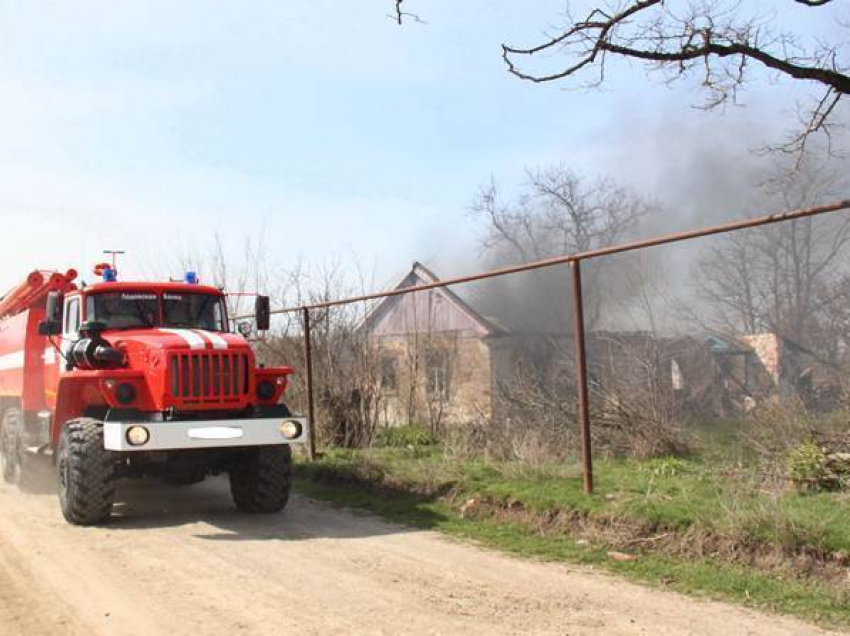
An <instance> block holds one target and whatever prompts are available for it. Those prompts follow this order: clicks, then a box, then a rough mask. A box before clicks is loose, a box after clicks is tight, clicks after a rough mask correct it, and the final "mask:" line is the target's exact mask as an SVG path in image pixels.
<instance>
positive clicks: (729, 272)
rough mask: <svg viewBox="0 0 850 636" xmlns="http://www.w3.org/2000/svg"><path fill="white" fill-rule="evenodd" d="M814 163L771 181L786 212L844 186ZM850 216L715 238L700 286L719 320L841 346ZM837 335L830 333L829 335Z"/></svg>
mask: <svg viewBox="0 0 850 636" xmlns="http://www.w3.org/2000/svg"><path fill="white" fill-rule="evenodd" d="M843 185H844V184H843V183H842V179H841V178H840V177H839V175H837V174H836V173H831V172H828V171H826V170H824V168H823V167H822V166H821V165H819V164H816V163H811V162H809V163H806V164H804V165H803V166H802V167H801V169H800V170H799V171H797V172H795V173H793V174H790V175H787V176H786V177H784V178H783V179H781V180H779V181H776V182H772V183H771V184H770V186H769V187H770V192H769V193H768V194H770V195H772V196H773V197H775V198H777V199H778V200H779V201H780V202H781V205H782V206H783V207H784V208H786V209H796V208H800V207H806V206H811V205H817V204H818V203H821V202H823V200H825V199H828V198H830V197H832V196H834V195H835V194H836V192H837V191H839V190H840V189H841V188H842V187H843ZM848 249H850V217H848V216H847V215H831V216H827V217H823V218H807V219H799V220H796V221H791V222H789V223H783V224H778V225H774V226H766V227H763V228H759V229H754V230H747V231H745V232H736V233H733V234H729V235H727V236H726V237H723V238H721V239H717V240H716V241H715V242H714V244H713V246H712V247H710V248H709V249H708V250H707V251H706V252H705V254H704V255H703V256H702V258H701V259H700V261H699V263H698V265H697V268H696V281H695V282H696V286H697V290H698V292H699V294H700V295H701V297H702V299H703V300H705V301H707V302H708V303H709V304H710V305H711V306H712V307H713V309H714V310H715V312H716V317H717V321H718V322H719V323H720V325H721V326H722V327H724V328H726V329H729V330H732V331H736V332H746V333H757V332H760V331H773V332H778V333H780V334H782V335H784V336H787V337H789V338H791V339H792V340H795V341H796V342H798V343H800V344H803V345H806V346H809V347H812V348H814V349H815V350H817V351H819V352H821V353H823V354H824V355H827V356H831V355H832V354H833V353H834V352H835V351H836V345H837V343H836V341H835V338H836V337H837V336H838V332H837V331H836V330H834V329H831V330H829V329H826V326H827V325H828V324H830V323H831V322H833V323H834V322H835V321H839V322H840V320H841V318H840V316H841V315H842V313H844V309H843V308H846V306H847V297H846V296H845V295H844V294H843V290H844V287H843V285H845V283H844V282H843V281H844V280H845V279H846V277H847V276H848V266H850V253H848ZM827 334H831V335H829V336H828V335H827Z"/></svg>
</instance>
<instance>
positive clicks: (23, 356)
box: [0, 264, 308, 525]
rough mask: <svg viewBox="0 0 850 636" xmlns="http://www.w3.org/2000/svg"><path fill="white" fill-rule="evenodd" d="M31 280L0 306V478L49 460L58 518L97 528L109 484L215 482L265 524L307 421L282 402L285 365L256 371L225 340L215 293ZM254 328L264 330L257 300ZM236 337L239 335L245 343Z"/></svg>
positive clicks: (46, 275) (241, 347)
mask: <svg viewBox="0 0 850 636" xmlns="http://www.w3.org/2000/svg"><path fill="white" fill-rule="evenodd" d="M95 272H96V274H98V275H99V276H101V277H102V282H98V283H97V284H93V285H90V286H80V287H78V286H77V285H76V284H75V283H74V282H73V281H74V280H75V278H76V273H75V272H73V271H69V272H67V273H66V274H59V273H56V272H33V273H32V274H30V275H29V276H28V277H27V280H26V281H25V283H23V284H22V285H20V286H18V287H16V288H15V289H13V290H12V291H11V292H9V294H7V295H6V296H4V297H3V298H2V299H0V412H1V413H2V417H0V468H2V476H3V478H4V479H5V480H6V481H7V482H20V481H22V480H26V478H27V473H28V470H29V468H28V467H29V466H30V463H31V462H33V461H36V459H37V458H38V457H39V456H42V457H50V458H52V460H53V464H54V466H55V470H56V476H57V481H58V490H59V501H60V506H61V509H62V513H63V515H64V516H65V518H66V519H67V520H68V521H69V522H70V523H72V524H77V525H90V524H96V523H101V522H103V521H106V520H107V519H108V518H109V517H110V514H111V510H112V505H113V499H114V492H115V482H116V480H118V479H126V478H134V477H147V476H158V477H162V478H163V479H164V480H165V481H166V482H169V483H173V484H190V483H194V482H198V481H201V480H203V479H204V478H205V477H207V476H209V475H216V474H227V475H228V476H229V479H230V490H231V494H232V497H233V500H234V502H235V504H236V507H237V508H238V509H239V510H242V511H245V512H256V513H263V512H264V513H271V512H278V511H280V510H282V509H283V508H284V506H285V505H286V503H287V500H288V498H289V492H290V489H291V451H290V445H291V444H295V443H301V442H303V441H305V440H306V438H307V426H308V423H307V421H306V420H305V419H304V418H300V417H293V416H292V414H291V413H290V412H289V410H288V409H287V407H286V406H285V405H284V404H283V403H282V398H283V395H284V393H285V390H286V386H287V382H288V378H289V375H290V374H291V373H292V369H291V368H289V367H268V368H266V367H263V366H262V365H260V364H258V363H257V360H256V357H255V354H254V351H253V350H252V348H251V346H250V344H249V342H248V341H247V340H246V338H245V337H244V336H243V335H240V334H236V333H231V331H230V328H229V327H230V321H229V318H228V314H227V304H226V297H225V294H224V293H223V292H222V291H221V290H220V289H218V288H216V287H211V286H205V285H201V284H199V282H198V280H197V277H196V276H195V275H194V274H192V273H189V274H187V275H186V277H185V279H184V280H183V281H182V282H163V283H150V282H119V281H118V280H117V276H116V272H115V270H114V268H113V267H111V266H109V265H106V264H102V265H99V266H98V267H97V268H96V270H95ZM256 309H257V312H256V313H257V325H256V326H257V329H258V330H266V329H268V327H269V325H268V322H269V313H268V299H267V298H266V297H262V296H260V297H258V300H257V306H256ZM246 335H247V334H246Z"/></svg>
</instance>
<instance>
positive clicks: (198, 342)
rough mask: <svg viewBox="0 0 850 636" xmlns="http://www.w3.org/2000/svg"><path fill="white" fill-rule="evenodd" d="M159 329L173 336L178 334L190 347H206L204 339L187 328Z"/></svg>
mask: <svg viewBox="0 0 850 636" xmlns="http://www.w3.org/2000/svg"><path fill="white" fill-rule="evenodd" d="M160 331H163V332H165V333H170V334H174V335H175V336H180V337H181V338H183V340H185V341H186V344H187V345H189V348H190V349H206V348H207V344H206V341H205V340H204V339H203V338H201V336H199V335H198V334H196V333H195V332H194V331H190V330H189V329H165V328H162V329H160Z"/></svg>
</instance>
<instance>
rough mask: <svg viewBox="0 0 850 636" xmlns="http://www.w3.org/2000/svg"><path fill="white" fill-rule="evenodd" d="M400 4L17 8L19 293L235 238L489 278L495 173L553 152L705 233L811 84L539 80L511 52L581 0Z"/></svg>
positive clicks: (0, 49) (230, 246)
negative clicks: (484, 268)
mask: <svg viewBox="0 0 850 636" xmlns="http://www.w3.org/2000/svg"><path fill="white" fill-rule="evenodd" d="M392 4H393V3H392V2H390V1H389V0H369V1H368V2H364V1H363V0H288V1H287V2H272V1H270V0H267V1H259V0H242V1H240V2H224V1H216V0H204V1H200V0H199V1H179V2H178V1H174V0H170V1H168V2H166V1H164V0H163V1H158V0H148V1H145V2H133V1H122V2H105V1H101V2H91V1H87V0H78V1H77V2H74V3H69V2H63V1H61V0H55V1H52V2H49V1H33V0H29V1H24V0H16V1H15V0H0V221H2V225H0V230H2V234H0V236H2V239H3V241H2V248H0V265H2V267H0V289H5V288H8V287H9V286H11V285H13V284H15V283H17V282H18V281H20V280H21V279H22V278H23V276H24V275H25V273H26V272H28V271H30V270H32V269H34V268H45V269H58V270H65V269H67V268H68V267H70V266H73V267H76V268H78V269H79V270H80V271H82V272H86V273H87V272H90V270H91V268H92V266H93V265H94V264H95V263H97V262H99V261H101V260H103V256H102V251H103V250H104V249H121V250H124V251H126V255H125V256H124V257H122V262H121V270H122V277H123V278H124V279H134V278H143V277H148V276H154V275H157V276H166V275H180V273H181V272H180V271H179V268H180V264H181V260H180V257H181V256H185V255H189V256H197V257H198V258H199V259H200V258H202V256H203V255H204V254H206V253H208V252H210V251H211V249H212V245H213V243H214V241H215V237H216V236H218V237H219V239H220V240H221V242H222V243H223V245H224V247H225V250H226V253H227V254H228V257H229V258H230V259H231V260H232V261H233V262H234V263H238V262H239V259H240V257H241V249H242V246H243V245H244V243H245V241H246V239H248V238H253V239H255V240H257V239H260V238H261V239H262V241H263V242H264V244H265V246H266V254H267V259H268V262H269V265H270V267H274V268H277V267H280V268H286V267H292V266H293V265H294V264H295V263H298V262H300V263H307V264H319V263H323V262H330V261H333V260H337V261H342V262H346V263H353V262H361V263H365V268H366V269H370V270H371V271H372V272H373V275H374V280H375V281H376V285H377V286H384V285H386V284H388V283H390V282H391V281H392V280H393V279H394V278H397V277H400V276H401V275H402V274H403V273H404V270H405V269H406V268H408V267H409V265H410V263H411V262H412V261H413V260H420V261H424V262H427V263H429V264H431V265H433V266H436V267H438V268H440V269H441V273H444V274H446V275H448V274H450V273H458V272H459V271H470V270H471V269H474V268H475V267H476V262H475V259H476V254H477V251H476V250H477V238H478V237H479V236H480V234H481V226H480V222H479V221H478V220H476V219H475V218H473V217H472V216H471V215H470V213H469V205H470V203H471V201H472V199H473V197H474V195H475V193H476V191H477V189H478V187H479V186H480V185H481V184H483V183H485V182H487V181H488V180H489V179H490V178H491V177H493V178H495V179H497V180H499V181H504V182H506V183H509V184H510V183H519V181H520V180H521V179H522V175H523V170H524V168H525V167H526V166H537V165H545V164H547V163H552V162H563V163H564V164H565V165H569V166H570V167H573V168H575V169H577V170H579V171H581V172H583V173H585V174H587V175H590V176H594V175H597V174H600V173H607V174H613V175H614V176H615V177H617V178H618V179H619V180H621V181H623V182H625V183H628V184H630V185H632V186H634V187H635V188H636V189H638V190H640V191H641V192H642V193H644V194H646V195H648V196H653V197H657V198H659V199H661V200H662V201H664V202H666V203H668V204H670V206H671V207H670V209H669V211H668V212H667V213H665V217H664V218H661V219H658V221H657V223H656V226H657V227H659V228H664V229H680V228H681V227H687V226H694V225H698V224H699V221H700V219H699V216H700V210H701V209H704V208H702V207H700V205H696V204H695V202H694V199H695V196H694V195H695V193H696V194H697V195H698V196H699V197H702V199H703V203H704V202H705V199H706V198H708V199H712V200H713V197H715V196H717V204H718V205H721V204H726V203H727V202H728V204H729V205H730V206H731V207H734V208H735V209H731V210H729V211H728V215H734V214H735V213H737V212H738V211H739V210H738V208H740V207H743V206H744V204H745V202H746V198H747V196H749V194H748V193H749V189H748V188H749V185H748V184H749V166H751V165H753V164H752V162H753V159H752V153H751V151H752V149H753V148H754V147H758V146H761V145H763V143H764V142H767V141H770V140H774V139H775V137H776V135H777V132H778V131H781V130H782V128H783V126H782V123H783V122H785V121H787V120H788V115H789V112H790V110H791V109H793V107H794V100H795V99H798V98H800V97H801V96H803V95H805V94H806V93H805V90H804V89H801V88H799V87H797V86H788V85H787V84H782V83H781V82H780V83H776V82H767V83H765V84H764V85H763V86H756V87H754V88H753V90H751V91H750V92H749V93H748V94H747V95H746V100H745V106H742V107H730V108H727V109H726V110H725V112H712V113H703V112H702V111H700V110H698V109H695V108H694V105H695V104H698V103H700V98H699V97H697V96H696V95H695V93H694V92H693V83H691V84H688V83H687V82H686V83H684V84H678V85H674V86H673V87H672V88H671V87H666V86H664V85H663V84H661V83H659V82H658V81H648V80H647V78H646V76H645V75H644V73H643V71H641V70H640V69H639V68H636V67H635V68H630V67H628V66H627V65H620V66H616V67H614V68H612V70H611V74H610V78H609V79H610V81H609V83H608V84H607V85H606V87H605V89H604V90H601V91H586V90H575V89H569V87H568V86H565V85H535V84H531V83H528V82H523V81H521V80H519V79H517V78H514V77H512V76H511V75H509V74H508V73H507V72H506V71H505V68H504V65H503V63H502V61H501V59H500V44H501V43H502V42H505V41H509V42H511V43H516V44H528V43H536V42H537V41H538V40H539V38H540V34H541V32H542V31H544V30H545V29H546V28H547V26H548V25H550V24H553V23H557V22H558V20H559V16H561V14H562V12H563V9H564V5H565V3H564V2H555V1H549V0H533V1H529V2H522V3H517V2H513V3H509V2H499V1H495V0H490V1H488V0H467V1H466V2H463V3H459V2H457V1H456V0H455V1H451V0H430V1H427V2H426V1H425V0H422V1H421V2H417V1H416V0H407V1H406V3H405V4H406V5H409V7H408V9H409V10H411V11H413V10H415V11H417V12H418V13H419V14H420V15H421V16H422V18H423V19H424V20H425V21H426V22H427V23H426V24H420V23H416V22H410V21H409V22H407V23H406V24H405V25H404V26H403V27H399V26H398V25H397V24H396V23H394V22H393V21H392V20H390V19H389V18H388V16H387V14H388V13H389V12H390V11H391V10H392ZM578 4H579V5H581V4H582V3H578ZM584 4H588V3H584ZM766 4H767V5H768V6H770V5H771V4H772V3H771V2H766ZM794 11H798V10H796V9H795V10H794ZM789 13H790V12H789ZM800 16H802V17H807V16H808V14H802V13H801V14H800ZM800 16H796V15H795V16H790V15H789V18H788V19H789V20H797V19H798V18H800ZM805 24H807V25H808V27H810V28H812V29H813V30H814V31H815V32H818V30H819V29H820V28H821V27H823V28H824V29H826V28H831V26H830V25H823V24H820V23H818V22H817V21H814V22H811V21H810V22H809V23H805ZM555 61H556V62H557V60H555ZM737 161H740V162H741V166H744V167H746V169H743V168H742V169H740V170H735V171H732V172H731V173H730V172H729V171H728V169H727V168H728V165H729V163H730V162H737ZM695 175H696V177H698V178H695ZM692 182H693V183H692ZM697 183H698V185H694V184H697ZM722 190H728V191H729V192H730V193H732V194H730V195H729V196H728V197H727V196H724V195H723V192H720V191H722ZM724 214H726V213H724ZM87 277H88V278H89V279H91V278H92V277H91V276H90V275H88V276H87Z"/></svg>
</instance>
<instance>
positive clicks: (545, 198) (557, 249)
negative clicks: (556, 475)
mask: <svg viewBox="0 0 850 636" xmlns="http://www.w3.org/2000/svg"><path fill="white" fill-rule="evenodd" d="M652 209H653V206H652V204H650V203H649V202H647V201H645V200H644V199H642V198H641V197H639V196H638V195H636V194H635V193H633V192H632V191H631V190H629V189H628V188H625V187H623V186H620V185H618V184H617V183H616V182H614V181H613V180H612V179H609V178H604V177H603V178H599V179H596V180H588V179H585V178H584V177H582V176H581V175H580V174H579V173H577V172H575V171H573V170H570V169H569V168H567V167H566V166H564V165H561V164H558V165H552V166H548V167H545V168H538V169H534V170H528V171H527V179H526V182H525V184H524V185H523V186H522V188H521V190H520V192H519V194H518V196H516V197H515V198H514V199H512V200H509V201H505V200H503V198H502V197H501V196H500V194H499V190H498V187H497V186H496V184H495V182H493V181H491V182H490V183H489V184H487V185H486V186H484V187H482V188H481V189H480V191H479V193H478V196H477V197H476V198H475V200H474V202H473V204H472V211H473V213H474V214H475V215H477V216H479V217H480V218H482V219H483V220H484V222H485V224H486V227H485V230H484V236H483V238H482V242H481V245H482V250H483V252H484V255H485V257H486V258H487V259H488V260H489V261H490V262H491V263H492V264H494V265H505V264H513V263H517V262H520V263H522V262H529V261H532V260H538V259H542V258H546V257H549V256H556V255H562V254H572V253H575V252H583V251H587V250H591V249H594V248H597V247H604V246H607V245H611V244H613V243H616V242H617V241H620V240H622V239H623V238H624V237H626V236H628V235H629V234H631V233H633V232H634V231H635V230H636V229H637V227H638V226H639V224H640V222H641V220H642V219H643V218H644V217H645V216H646V215H648V214H649V212H650V211H651V210H652ZM615 265H616V264H615V263H614V261H609V262H606V263H590V264H588V266H587V267H586V269H585V279H586V281H587V284H586V287H587V289H588V300H587V301H586V307H587V315H588V318H587V319H588V322H589V323H590V324H591V325H593V324H594V323H595V322H596V321H597V320H598V318H599V316H600V312H601V304H602V295H601V294H600V293H599V290H600V288H601V286H602V285H601V283H602V281H603V280H605V281H606V283H608V284H609V288H610V286H612V285H615V284H616V281H615V280H613V278H615V276H614V277H611V276H609V277H607V278H606V276H607V274H609V273H612V272H613V271H614V268H615ZM624 293H627V290H626V291H624ZM478 296H479V304H480V306H481V307H482V308H483V309H484V311H485V312H487V313H489V314H490V315H493V316H494V317H495V318H497V319H501V320H502V321H504V322H507V323H509V324H507V325H506V326H511V327H514V328H520V329H530V330H533V331H539V330H546V331H549V332H553V331H563V330H566V329H567V328H568V326H569V319H568V318H567V316H568V314H569V311H568V310H569V301H568V299H569V289H568V277H567V275H566V274H565V272H564V271H563V270H562V269H558V268H550V269H549V270H546V271H538V272H532V273H528V274H523V275H521V276H516V277H510V278H508V279H500V280H497V281H495V282H492V283H490V284H488V285H483V286H482V287H481V290H480V291H479V294H478Z"/></svg>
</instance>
